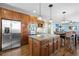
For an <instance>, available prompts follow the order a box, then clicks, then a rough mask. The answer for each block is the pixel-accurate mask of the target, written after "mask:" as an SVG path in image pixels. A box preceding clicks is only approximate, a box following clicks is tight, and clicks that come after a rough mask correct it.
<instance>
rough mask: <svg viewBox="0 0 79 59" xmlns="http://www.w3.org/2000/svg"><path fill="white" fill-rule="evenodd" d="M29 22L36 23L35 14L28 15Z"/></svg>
mask: <svg viewBox="0 0 79 59" xmlns="http://www.w3.org/2000/svg"><path fill="white" fill-rule="evenodd" d="M30 23H34V24H37V17H35V16H30Z"/></svg>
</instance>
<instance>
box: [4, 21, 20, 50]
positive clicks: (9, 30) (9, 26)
mask: <svg viewBox="0 0 79 59" xmlns="http://www.w3.org/2000/svg"><path fill="white" fill-rule="evenodd" d="M20 45H21V21H12V20H5V19H2V50H7V49H11V48H16V47H19V46H20Z"/></svg>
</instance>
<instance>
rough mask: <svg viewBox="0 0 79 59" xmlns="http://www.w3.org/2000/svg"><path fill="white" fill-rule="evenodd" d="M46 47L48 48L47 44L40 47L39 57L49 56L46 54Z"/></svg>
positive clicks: (47, 49) (47, 50)
mask: <svg viewBox="0 0 79 59" xmlns="http://www.w3.org/2000/svg"><path fill="white" fill-rule="evenodd" d="M48 47H49V45H48V43H47V44H45V45H43V46H41V56H48V55H49V53H48V52H49V48H48Z"/></svg>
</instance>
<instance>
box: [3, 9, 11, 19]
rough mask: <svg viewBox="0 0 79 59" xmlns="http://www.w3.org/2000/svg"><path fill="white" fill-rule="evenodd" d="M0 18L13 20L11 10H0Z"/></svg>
mask: <svg viewBox="0 0 79 59" xmlns="http://www.w3.org/2000/svg"><path fill="white" fill-rule="evenodd" d="M2 18H5V19H13V12H12V11H11V10H8V9H4V8H2Z"/></svg>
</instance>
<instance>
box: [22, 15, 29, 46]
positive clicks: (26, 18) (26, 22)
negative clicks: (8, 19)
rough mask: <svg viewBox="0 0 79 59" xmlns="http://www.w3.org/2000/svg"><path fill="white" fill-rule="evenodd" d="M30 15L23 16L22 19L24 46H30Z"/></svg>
mask: <svg viewBox="0 0 79 59" xmlns="http://www.w3.org/2000/svg"><path fill="white" fill-rule="evenodd" d="M29 17H30V16H29V15H25V14H23V18H22V43H21V44H22V45H25V44H28V35H29V33H28V25H29Z"/></svg>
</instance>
